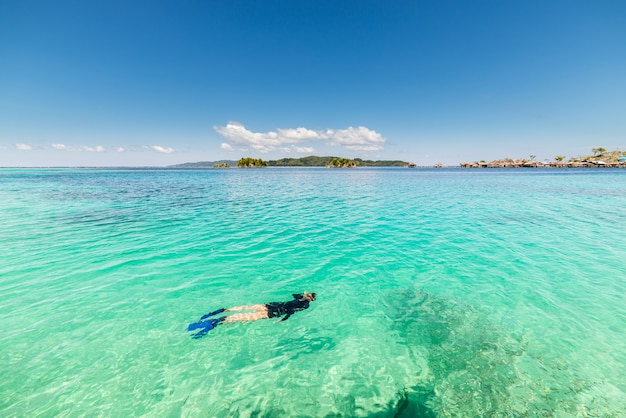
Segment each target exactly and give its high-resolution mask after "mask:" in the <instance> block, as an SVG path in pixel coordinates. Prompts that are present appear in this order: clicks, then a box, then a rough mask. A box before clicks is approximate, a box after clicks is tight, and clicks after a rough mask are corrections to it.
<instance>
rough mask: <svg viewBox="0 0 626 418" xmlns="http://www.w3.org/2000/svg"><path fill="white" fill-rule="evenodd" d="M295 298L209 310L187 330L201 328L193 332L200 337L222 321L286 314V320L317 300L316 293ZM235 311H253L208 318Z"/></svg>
mask: <svg viewBox="0 0 626 418" xmlns="http://www.w3.org/2000/svg"><path fill="white" fill-rule="evenodd" d="M292 296H293V300H290V301H289V302H270V303H266V304H263V305H243V306H233V307H232V308H227V309H226V308H221V309H218V310H216V311H213V312H209V313H208V314H206V315H202V317H200V320H199V321H198V322H194V323H191V324H189V326H188V327H187V331H195V330H199V331H198V332H197V333H195V334H193V335H192V337H193V338H200V337H203V336H205V335H206V333H207V332H209V331H211V330H212V329H213V328H215V327H216V326H218V325H219V324H222V323H229V322H246V321H256V320H257V319H267V318H277V317H280V316H283V315H285V317H284V318H282V319H281V321H286V320H288V319H289V317H290V316H291V315H293V314H294V313H296V312H297V311H302V310H304V309H307V308H308V307H309V303H310V302H313V301H314V300H315V297H316V294H315V293H308V292H304V293H302V294H295V293H294V294H293V295H292ZM233 311H252V312H245V313H236V314H233V315H229V316H220V317H219V318H213V319H207V318H210V317H211V316H214V315H218V314H221V313H223V312H233Z"/></svg>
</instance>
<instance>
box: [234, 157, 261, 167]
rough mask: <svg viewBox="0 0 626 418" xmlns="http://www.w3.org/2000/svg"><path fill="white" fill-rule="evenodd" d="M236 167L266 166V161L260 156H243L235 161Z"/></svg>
mask: <svg viewBox="0 0 626 418" xmlns="http://www.w3.org/2000/svg"><path fill="white" fill-rule="evenodd" d="M237 167H239V168H257V167H267V161H263V160H262V159H260V158H250V157H245V158H242V159H240V160H239V161H238V162H237Z"/></svg>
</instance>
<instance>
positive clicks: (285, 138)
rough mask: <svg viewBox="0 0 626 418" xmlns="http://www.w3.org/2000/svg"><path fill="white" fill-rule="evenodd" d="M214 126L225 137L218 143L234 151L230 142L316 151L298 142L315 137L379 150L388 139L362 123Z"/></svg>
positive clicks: (260, 147)
mask: <svg viewBox="0 0 626 418" xmlns="http://www.w3.org/2000/svg"><path fill="white" fill-rule="evenodd" d="M213 129H214V130H215V131H216V132H217V133H218V134H220V135H221V136H222V137H223V138H224V139H226V140H227V141H228V142H225V143H223V144H222V146H221V147H222V149H223V150H226V151H234V149H233V146H232V145H237V146H240V147H250V148H253V149H255V150H257V151H259V152H261V153H267V152H270V151H282V152H286V153H290V152H297V153H311V152H314V151H315V149H314V148H313V147H311V146H298V144H302V143H306V142H315V141H324V142H325V143H326V144H327V145H330V146H334V147H344V148H346V149H347V150H350V151H382V150H383V149H384V145H385V142H387V139H386V138H384V137H383V136H382V135H381V134H379V133H378V132H376V131H374V130H371V129H368V128H366V127H364V126H359V127H357V128H353V127H352V126H350V127H348V128H346V129H326V130H312V129H307V128H303V127H299V128H287V129H276V131H270V132H252V131H250V130H248V129H246V127H245V126H244V125H243V124H241V123H239V122H234V121H233V122H228V123H227V124H226V126H214V127H213ZM231 144H232V145H231Z"/></svg>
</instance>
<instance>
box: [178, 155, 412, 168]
mask: <svg viewBox="0 0 626 418" xmlns="http://www.w3.org/2000/svg"><path fill="white" fill-rule="evenodd" d="M333 160H347V161H353V162H355V163H356V164H357V165H358V166H359V167H409V166H410V164H409V163H408V162H406V161H400V160H375V161H374V160H363V159H361V158H353V159H347V158H340V157H318V156H314V155H311V156H308V157H302V158H282V159H280V160H269V161H263V160H261V159H255V158H250V157H245V158H241V159H240V160H239V161H230V160H220V161H213V162H212V161H199V162H195V163H183V164H176V165H172V166H169V167H168V168H226V167H227V166H231V167H232V166H237V167H243V168H250V167H328V166H329V165H330V164H331V163H332V161H333Z"/></svg>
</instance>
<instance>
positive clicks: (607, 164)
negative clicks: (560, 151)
mask: <svg viewBox="0 0 626 418" xmlns="http://www.w3.org/2000/svg"><path fill="white" fill-rule="evenodd" d="M592 152H593V155H588V156H585V157H571V158H570V159H569V160H567V161H565V156H563V155H557V156H556V157H554V161H549V160H546V161H543V162H542V161H536V160H535V156H534V155H531V156H529V158H528V159H526V158H521V159H516V160H514V159H511V158H504V159H501V160H493V161H489V162H487V161H485V160H481V161H473V162H465V163H461V168H540V167H546V168H626V151H619V150H615V151H607V150H606V149H604V148H602V147H599V148H593V149H592Z"/></svg>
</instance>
